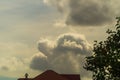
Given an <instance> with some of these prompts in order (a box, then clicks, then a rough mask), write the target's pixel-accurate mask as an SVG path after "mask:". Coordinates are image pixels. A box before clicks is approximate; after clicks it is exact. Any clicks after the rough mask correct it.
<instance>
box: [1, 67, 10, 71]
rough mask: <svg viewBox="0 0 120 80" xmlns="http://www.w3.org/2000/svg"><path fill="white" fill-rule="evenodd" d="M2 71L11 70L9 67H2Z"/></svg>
mask: <svg viewBox="0 0 120 80" xmlns="http://www.w3.org/2000/svg"><path fill="white" fill-rule="evenodd" d="M1 69H2V70H4V71H8V70H9V68H8V67H7V66H2V67H1Z"/></svg>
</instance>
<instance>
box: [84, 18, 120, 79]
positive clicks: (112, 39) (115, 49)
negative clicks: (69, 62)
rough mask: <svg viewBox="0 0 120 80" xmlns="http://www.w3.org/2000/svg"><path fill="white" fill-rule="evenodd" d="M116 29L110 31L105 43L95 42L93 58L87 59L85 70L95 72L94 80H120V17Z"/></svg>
mask: <svg viewBox="0 0 120 80" xmlns="http://www.w3.org/2000/svg"><path fill="white" fill-rule="evenodd" d="M116 19H117V24H116V25H115V27H116V29H115V30H114V31H112V30H110V29H108V30H107V31H106V33H108V37H107V39H106V40H105V41H100V42H98V41H95V44H94V45H93V46H94V47H93V54H92V56H88V57H86V63H85V66H84V68H85V69H86V70H88V71H92V72H93V80H120V17H117V18H116Z"/></svg>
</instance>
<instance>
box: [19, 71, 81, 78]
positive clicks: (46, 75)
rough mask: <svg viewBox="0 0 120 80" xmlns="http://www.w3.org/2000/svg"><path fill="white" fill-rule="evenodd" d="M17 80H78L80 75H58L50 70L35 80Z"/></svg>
mask: <svg viewBox="0 0 120 80" xmlns="http://www.w3.org/2000/svg"><path fill="white" fill-rule="evenodd" d="M18 80H80V75H78V74H58V73H56V72H54V71H52V70H47V71H45V72H43V73H42V74H40V75H38V76H36V77H35V78H19V79H18Z"/></svg>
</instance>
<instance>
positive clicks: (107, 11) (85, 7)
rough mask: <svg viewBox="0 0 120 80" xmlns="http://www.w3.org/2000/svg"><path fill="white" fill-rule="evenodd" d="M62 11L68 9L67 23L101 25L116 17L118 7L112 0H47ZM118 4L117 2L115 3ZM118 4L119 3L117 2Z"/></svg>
mask: <svg viewBox="0 0 120 80" xmlns="http://www.w3.org/2000/svg"><path fill="white" fill-rule="evenodd" d="M46 1H48V2H49V3H50V2H51V3H50V4H53V3H54V4H53V5H54V6H55V7H57V9H58V10H59V11H60V12H61V11H64V13H65V12H66V11H68V12H66V15H67V17H66V20H65V23H66V24H67V25H73V26H79V25H83V26H100V25H103V24H105V23H109V22H111V21H112V20H113V18H115V17H116V16H117V15H116V11H117V9H115V8H114V6H113V2H114V1H111V0H109V1H108V0H67V1H66V3H65V2H64V0H60V1H57V0H46ZM66 5H67V7H66ZM114 5H116V4H114ZM117 5H118V4H117Z"/></svg>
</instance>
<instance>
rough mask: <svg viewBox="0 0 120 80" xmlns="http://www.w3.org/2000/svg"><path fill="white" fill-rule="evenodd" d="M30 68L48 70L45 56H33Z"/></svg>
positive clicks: (40, 54)
mask: <svg viewBox="0 0 120 80" xmlns="http://www.w3.org/2000/svg"><path fill="white" fill-rule="evenodd" d="M30 67H31V68H32V69H38V70H46V69H48V68H49V67H50V66H49V63H48V60H47V56H45V55H44V54H42V53H39V54H36V55H34V56H33V58H32V62H31V64H30Z"/></svg>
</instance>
